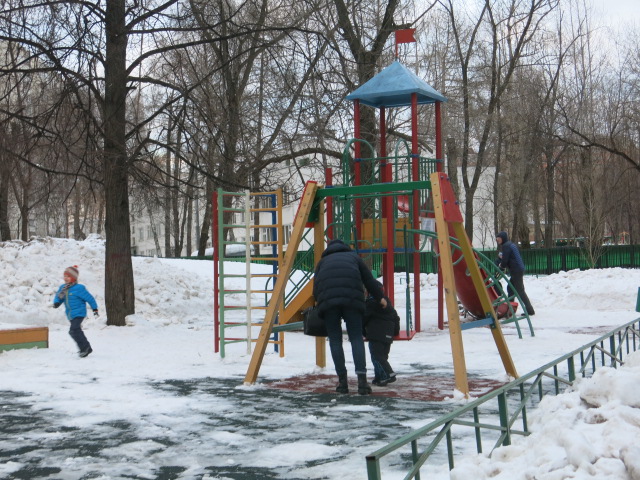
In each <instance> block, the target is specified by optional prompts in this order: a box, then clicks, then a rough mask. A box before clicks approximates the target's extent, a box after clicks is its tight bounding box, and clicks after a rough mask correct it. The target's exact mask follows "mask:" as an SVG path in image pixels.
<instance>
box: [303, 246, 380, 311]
mask: <svg viewBox="0 0 640 480" xmlns="http://www.w3.org/2000/svg"><path fill="white" fill-rule="evenodd" d="M365 287H366V288H367V290H368V291H369V292H370V294H371V295H372V296H373V297H374V298H375V299H376V300H377V301H380V300H381V299H382V298H383V295H384V292H383V291H382V289H381V288H380V285H379V284H378V282H377V281H376V279H375V278H373V275H372V274H371V270H369V267H367V265H366V264H365V263H364V261H363V260H362V258H360V257H359V256H358V254H357V253H356V252H354V251H353V250H351V249H350V248H349V246H348V245H346V244H345V243H344V242H343V241H342V240H337V239H336V240H331V242H329V245H328V246H327V248H326V249H325V251H324V252H322V258H321V259H320V261H319V262H318V265H316V270H315V274H314V277H313V296H314V297H315V299H316V303H317V304H318V308H319V310H320V314H321V315H322V313H323V312H324V311H326V310H329V309H331V308H336V307H349V308H352V309H355V310H358V311H359V312H361V313H364V310H365V303H364V301H365V297H364V288H365Z"/></svg>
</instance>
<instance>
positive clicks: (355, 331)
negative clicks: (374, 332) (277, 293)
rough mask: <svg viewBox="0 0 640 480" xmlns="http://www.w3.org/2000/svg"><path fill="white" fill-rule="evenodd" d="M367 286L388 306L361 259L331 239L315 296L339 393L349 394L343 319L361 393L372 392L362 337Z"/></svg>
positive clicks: (315, 284) (317, 277) (317, 275)
mask: <svg viewBox="0 0 640 480" xmlns="http://www.w3.org/2000/svg"><path fill="white" fill-rule="evenodd" d="M365 287H366V288H367V290H368V291H369V292H370V293H371V295H372V296H373V297H374V298H375V299H376V300H377V301H378V302H379V303H380V304H381V305H383V306H386V304H387V302H386V300H385V299H384V292H383V291H382V289H381V288H380V286H379V285H378V282H377V281H376V280H375V279H374V278H373V275H372V274H371V270H369V268H368V267H367V266H366V264H365V263H364V261H363V260H362V258H360V257H359V256H358V254H357V253H356V252H354V251H353V250H351V249H350V248H349V246H348V245H346V244H345V243H344V242H343V241H342V240H331V241H330V242H329V245H327V248H326V249H325V251H324V252H322V258H321V259H320V261H319V262H318V265H316V269H315V274H314V279H313V296H314V297H315V300H316V303H317V304H318V309H319V314H320V316H321V317H322V318H324V322H325V325H326V327H327V336H328V337H329V349H330V350H331V358H332V359H333V364H334V366H335V369H336V374H337V375H338V386H337V387H336V392H338V393H349V386H348V381H347V368H346V366H345V358H344V350H343V349H342V319H344V322H345V324H346V326H347V334H348V335H349V342H351V353H352V354H353V363H354V364H355V371H356V375H357V376H358V393H359V394H360V395H367V394H369V393H371V387H370V386H369V383H368V382H367V363H366V357H365V350H364V339H363V338H362V315H363V314H364V309H365V297H364V288H365Z"/></svg>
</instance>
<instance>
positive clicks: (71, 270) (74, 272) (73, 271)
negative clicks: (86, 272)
mask: <svg viewBox="0 0 640 480" xmlns="http://www.w3.org/2000/svg"><path fill="white" fill-rule="evenodd" d="M64 273H65V275H69V276H70V277H72V278H73V279H74V280H75V281H76V282H77V281H78V276H79V275H80V272H79V271H78V266H77V265H74V266H73V267H67V268H65V269H64Z"/></svg>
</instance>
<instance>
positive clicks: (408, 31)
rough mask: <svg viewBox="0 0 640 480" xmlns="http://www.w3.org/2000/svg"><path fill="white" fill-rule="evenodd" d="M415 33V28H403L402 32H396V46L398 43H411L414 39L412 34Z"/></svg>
mask: <svg viewBox="0 0 640 480" xmlns="http://www.w3.org/2000/svg"><path fill="white" fill-rule="evenodd" d="M414 33H416V29H415V28H405V29H404V30H396V31H395V34H396V44H398V43H413V42H415V41H416V38H415V37H414V36H413V34H414Z"/></svg>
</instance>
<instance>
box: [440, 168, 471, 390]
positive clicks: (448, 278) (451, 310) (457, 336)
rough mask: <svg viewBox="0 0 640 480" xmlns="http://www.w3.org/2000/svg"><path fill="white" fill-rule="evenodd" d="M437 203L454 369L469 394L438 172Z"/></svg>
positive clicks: (456, 376)
mask: <svg viewBox="0 0 640 480" xmlns="http://www.w3.org/2000/svg"><path fill="white" fill-rule="evenodd" d="M431 185H432V190H431V192H432V194H433V206H434V211H435V215H436V232H437V234H438V248H439V251H440V266H441V270H442V279H443V283H444V293H445V304H446V306H447V319H448V321H449V337H450V339H451V353H452V355H453V372H454V376H455V382H456V388H457V389H458V390H459V391H461V392H462V393H464V394H465V395H466V396H468V395H469V381H468V378H467V364H466V361H465V358H464V345H463V344H462V329H461V328H460V312H459V311H458V295H457V293H456V282H455V278H454V275H453V260H452V254H451V244H450V243H449V227H448V225H447V221H446V220H445V213H444V208H443V201H444V199H443V198H442V195H441V189H440V181H439V178H438V173H437V172H436V173H432V174H431Z"/></svg>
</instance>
